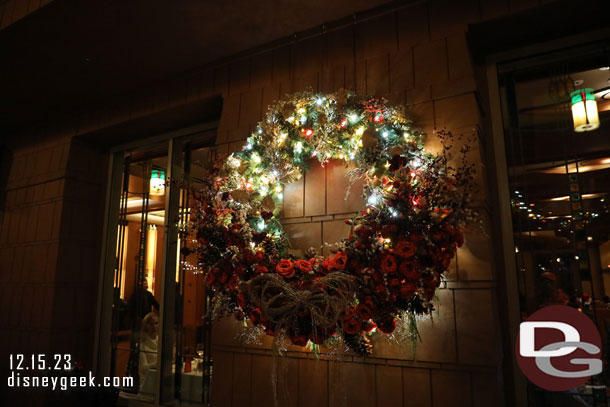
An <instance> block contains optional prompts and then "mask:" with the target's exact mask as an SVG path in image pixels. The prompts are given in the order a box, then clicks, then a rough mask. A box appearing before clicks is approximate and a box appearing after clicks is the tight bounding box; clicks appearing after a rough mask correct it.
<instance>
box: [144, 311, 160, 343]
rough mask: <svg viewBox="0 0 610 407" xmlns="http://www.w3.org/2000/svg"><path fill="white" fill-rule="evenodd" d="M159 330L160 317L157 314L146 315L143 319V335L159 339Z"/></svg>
mask: <svg viewBox="0 0 610 407" xmlns="http://www.w3.org/2000/svg"><path fill="white" fill-rule="evenodd" d="M158 329H159V317H158V316H157V314H156V313H154V312H149V313H148V314H146V316H145V317H144V319H142V333H143V334H146V335H148V336H150V337H151V338H153V339H154V338H156V337H157V332H158Z"/></svg>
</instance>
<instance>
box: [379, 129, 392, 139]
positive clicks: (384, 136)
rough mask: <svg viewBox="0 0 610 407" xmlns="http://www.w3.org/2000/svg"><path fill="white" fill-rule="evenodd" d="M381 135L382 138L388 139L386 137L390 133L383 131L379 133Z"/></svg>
mask: <svg viewBox="0 0 610 407" xmlns="http://www.w3.org/2000/svg"><path fill="white" fill-rule="evenodd" d="M381 135H382V136H383V138H388V136H389V135H390V133H388V132H387V131H385V130H384V132H383V133H381Z"/></svg>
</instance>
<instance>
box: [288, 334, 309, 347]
mask: <svg viewBox="0 0 610 407" xmlns="http://www.w3.org/2000/svg"><path fill="white" fill-rule="evenodd" d="M290 341H291V342H292V343H293V344H295V345H297V346H305V345H307V337H306V336H303V335H296V336H291V337H290Z"/></svg>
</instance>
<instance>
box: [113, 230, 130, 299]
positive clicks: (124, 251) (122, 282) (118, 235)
mask: <svg viewBox="0 0 610 407" xmlns="http://www.w3.org/2000/svg"><path fill="white" fill-rule="evenodd" d="M123 231H124V236H123V242H125V243H124V245H125V247H123V255H122V256H121V264H120V266H121V270H122V273H121V281H120V282H119V281H116V280H115V283H114V286H115V287H116V286H117V284H119V287H121V293H120V296H121V299H123V300H124V299H125V274H127V273H126V270H127V268H126V258H127V242H128V241H129V240H127V239H128V235H129V228H127V227H126V228H124V229H123ZM120 237H121V228H119V230H118V231H117V242H118V244H117V247H116V256H117V257H119V249H120V248H121V243H122V242H121V241H120ZM117 272H118V270H117Z"/></svg>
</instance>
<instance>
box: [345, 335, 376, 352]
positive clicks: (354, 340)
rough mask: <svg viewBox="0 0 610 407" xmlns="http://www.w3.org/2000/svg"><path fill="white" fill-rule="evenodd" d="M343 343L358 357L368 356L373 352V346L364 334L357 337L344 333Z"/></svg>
mask: <svg viewBox="0 0 610 407" xmlns="http://www.w3.org/2000/svg"><path fill="white" fill-rule="evenodd" d="M343 342H345V344H346V345H347V346H348V347H349V348H350V349H351V350H353V351H354V352H355V353H356V355H358V356H368V355H370V354H371V353H372V352H373V345H371V341H370V340H369V338H368V337H367V336H366V335H365V334H364V333H362V332H360V333H359V334H356V335H350V334H346V333H345V332H344V333H343Z"/></svg>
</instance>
